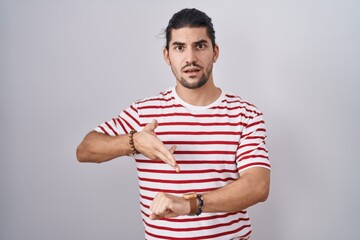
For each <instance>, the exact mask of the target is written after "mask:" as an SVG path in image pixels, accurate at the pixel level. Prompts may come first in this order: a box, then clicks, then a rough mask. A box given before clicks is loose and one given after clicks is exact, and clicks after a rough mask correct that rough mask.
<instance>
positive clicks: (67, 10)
mask: <svg viewBox="0 0 360 240" xmlns="http://www.w3.org/2000/svg"><path fill="white" fill-rule="evenodd" d="M184 7H196V8H198V9H200V10H203V11H205V12H206V13H207V14H208V15H209V16H210V17H212V19H213V22H214V26H215V30H216V37H217V42H218V44H219V46H220V58H219V60H218V62H217V63H216V64H215V67H214V76H215V82H216V84H217V85H218V86H220V87H222V88H223V89H227V90H231V91H232V92H234V93H236V94H238V95H240V96H242V97H243V98H244V99H246V100H249V101H251V102H252V103H254V104H255V105H256V106H257V107H258V108H260V109H261V110H262V111H263V112H264V115H265V120H266V124H267V129H268V142H267V143H268V146H269V150H270V157H271V163H272V182H271V193H270V197H269V199H268V201H266V202H265V203H261V204H258V205H256V206H253V207H252V208H251V209H250V210H249V212H250V214H251V217H252V222H253V228H254V233H253V239H256V240H262V239H263V240H266V239H277V240H298V239H299V240H300V239H314V240H322V239H323V240H329V239H360V230H359V222H360V220H359V218H360V208H359V199H360V187H359V183H360V174H359V169H360V164H359V161H360V153H359V145H360V144H359V133H360V127H359V122H360V97H359V90H360V84H359V80H360V47H359V43H360V1H356V0H341V1H340V0H329V1H325V0H324V1H319V0H313V1H309V0H305V1H301V0H294V1H285V0H284V1H281V0H275V1H265V0H258V1H236V0H232V1H209V0H203V1H180V2H179V1H165V0H159V1H139V0H134V1H106V0H105V1H95V0H86V1H85V0H83V1H81V0H71V1H70V0H66V1H46V0H33V1H25V0H24V1H20V0H13V1H10V0H1V1H0V84H1V85H0V104H1V105H0V106H1V116H0V123H1V124H0V138H1V145H0V239H1V240H48V239H51V240H64V239H67V240H78V239H87V240H95V239H107V240H112V239H114V240H115V239H144V237H143V228H142V222H141V218H140V210H139V202H138V198H139V197H138V189H137V174H136V167H135V163H134V162H133V161H132V159H131V158H128V157H125V158H120V159H117V160H114V161H111V162H107V163H103V164H81V163H78V162H77V161H76V157H75V150H76V147H77V145H78V144H79V143H80V141H81V140H82V138H83V137H84V135H85V134H86V133H87V132H89V131H90V130H92V129H93V128H94V127H96V126H97V125H98V124H99V123H101V122H103V121H105V120H108V119H110V118H112V117H114V116H116V115H117V114H118V113H119V112H120V111H121V110H122V109H124V108H125V107H127V106H128V105H130V104H131V103H132V102H133V101H135V100H137V99H140V98H143V97H148V96H152V95H154V94H157V93H158V92H160V91H163V90H165V89H167V88H168V87H170V86H173V85H174V84H175V80H174V77H173V75H172V73H171V71H170V69H169V67H168V66H167V65H166V64H165V62H164V60H163V57H162V48H163V46H164V42H165V39H164V36H163V35H162V34H161V33H162V30H163V29H164V28H165V27H166V25H167V22H168V20H169V19H170V18H171V16H172V14H173V13H175V12H177V11H178V10H180V9H182V8H184ZM125 236H126V237H125Z"/></svg>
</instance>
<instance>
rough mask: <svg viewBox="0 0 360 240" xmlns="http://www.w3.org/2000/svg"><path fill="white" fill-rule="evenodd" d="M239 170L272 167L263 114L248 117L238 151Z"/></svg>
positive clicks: (237, 163)
mask: <svg viewBox="0 0 360 240" xmlns="http://www.w3.org/2000/svg"><path fill="white" fill-rule="evenodd" d="M236 166H237V169H238V172H239V173H240V172H242V171H244V170H246V169H249V168H252V167H264V168H267V169H270V168H271V166H270V161H269V156H268V150H267V148H266V128H265V121H264V119H263V115H262V114H261V113H257V114H256V115H255V116H251V117H250V118H249V119H248V122H247V124H246V126H245V127H244V130H243V131H242V135H241V137H240V141H239V145H238V148H237V151H236Z"/></svg>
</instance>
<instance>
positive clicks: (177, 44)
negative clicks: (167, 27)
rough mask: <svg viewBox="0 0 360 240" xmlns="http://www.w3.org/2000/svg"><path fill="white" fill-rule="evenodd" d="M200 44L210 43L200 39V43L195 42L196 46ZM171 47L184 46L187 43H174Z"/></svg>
mask: <svg viewBox="0 0 360 240" xmlns="http://www.w3.org/2000/svg"><path fill="white" fill-rule="evenodd" d="M200 43H208V41H207V40H205V39H200V40H199V41H196V42H194V43H193V44H194V45H198V44H200ZM171 45H173V46H184V45H185V43H183V42H173V43H172V44H171Z"/></svg>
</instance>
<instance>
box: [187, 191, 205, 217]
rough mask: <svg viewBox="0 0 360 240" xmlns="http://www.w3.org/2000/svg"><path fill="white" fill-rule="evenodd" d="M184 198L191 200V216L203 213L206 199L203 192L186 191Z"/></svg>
mask: <svg viewBox="0 0 360 240" xmlns="http://www.w3.org/2000/svg"><path fill="white" fill-rule="evenodd" d="M183 198H184V199H186V200H189V201H190V213H189V216H194V215H196V216H199V215H200V214H201V213H202V209H203V206H204V199H203V198H202V195H201V194H198V193H186V194H184V195H183Z"/></svg>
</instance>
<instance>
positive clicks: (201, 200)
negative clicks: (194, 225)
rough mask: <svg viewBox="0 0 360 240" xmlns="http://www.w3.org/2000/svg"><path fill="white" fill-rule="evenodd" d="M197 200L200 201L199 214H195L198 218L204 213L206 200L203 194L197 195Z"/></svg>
mask: <svg viewBox="0 0 360 240" xmlns="http://www.w3.org/2000/svg"><path fill="white" fill-rule="evenodd" d="M196 197H197V199H198V200H199V205H198V209H197V212H196V213H195V215H196V216H199V215H200V214H201V213H202V211H203V207H204V198H203V197H202V195H201V194H197V195H196Z"/></svg>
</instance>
